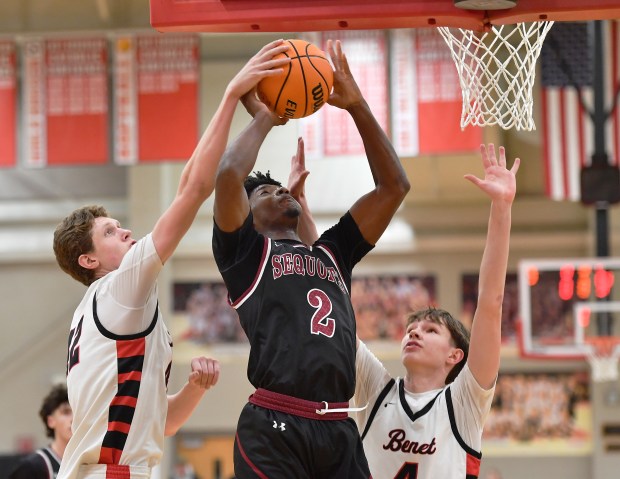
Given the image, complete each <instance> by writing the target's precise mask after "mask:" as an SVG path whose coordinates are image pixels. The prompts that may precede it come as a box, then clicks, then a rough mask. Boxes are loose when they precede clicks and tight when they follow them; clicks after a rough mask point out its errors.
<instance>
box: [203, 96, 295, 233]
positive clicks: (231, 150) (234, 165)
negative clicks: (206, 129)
mask: <svg viewBox="0 0 620 479" xmlns="http://www.w3.org/2000/svg"><path fill="white" fill-rule="evenodd" d="M242 102H243V105H244V106H245V108H246V110H247V111H248V113H250V115H251V116H252V121H251V122H250V124H249V125H248V126H247V127H245V129H244V130H243V131H242V132H241V133H240V134H239V136H238V137H237V138H236V139H235V140H234V141H233V142H232V143H231V144H230V145H229V146H228V148H227V149H226V152H225V153H224V156H223V158H222V161H221V163H220V166H219V169H218V171H217V176H216V178H215V204H214V208H213V215H214V218H215V223H216V224H217V225H218V227H219V228H220V229H221V230H222V231H225V232H231V231H235V230H236V229H237V228H239V227H240V226H241V225H242V224H243V221H244V220H245V219H246V218H247V216H248V214H249V212H250V204H249V201H248V197H247V194H246V192H245V189H244V187H243V182H244V180H245V178H246V177H247V176H248V175H249V174H250V173H251V172H252V168H254V165H255V164H256V159H257V158H258V151H259V150H260V147H261V145H262V144H263V142H264V141H265V138H266V137H267V134H268V133H269V132H270V131H271V128H273V127H274V126H276V125H283V124H285V123H286V121H287V120H286V119H283V118H279V117H278V116H277V115H276V114H275V113H273V112H271V111H270V110H269V109H268V108H267V106H266V105H265V104H264V103H263V102H262V101H260V100H259V99H258V97H257V95H256V91H255V90H252V91H250V92H249V93H247V94H245V95H244V96H243V98H242Z"/></svg>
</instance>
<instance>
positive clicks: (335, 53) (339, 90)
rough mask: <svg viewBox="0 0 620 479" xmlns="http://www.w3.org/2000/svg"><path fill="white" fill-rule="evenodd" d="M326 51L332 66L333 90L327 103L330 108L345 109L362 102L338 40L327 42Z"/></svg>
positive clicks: (360, 94) (360, 93) (361, 96)
mask: <svg viewBox="0 0 620 479" xmlns="http://www.w3.org/2000/svg"><path fill="white" fill-rule="evenodd" d="M327 51H328V52H329V56H330V58H331V60H332V64H333V66H334V88H333V91H332V93H331V95H330V96H329V98H328V100H327V103H329V104H330V105H332V106H335V107H338V108H342V109H345V110H346V109H347V108H350V107H352V106H355V105H357V104H359V103H361V102H362V101H364V96H363V95H362V92H361V90H360V89H359V86H358V85H357V82H356V81H355V78H353V74H352V73H351V69H350V68H349V62H348V61H347V57H346V55H345V54H344V52H343V51H342V44H341V43H340V40H336V42H333V41H332V40H328V41H327Z"/></svg>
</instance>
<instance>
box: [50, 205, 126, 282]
mask: <svg viewBox="0 0 620 479" xmlns="http://www.w3.org/2000/svg"><path fill="white" fill-rule="evenodd" d="M135 243H136V241H135V240H134V239H133V238H132V237H131V231H130V230H128V229H124V228H121V226H120V223H119V222H118V221H116V220H115V219H112V218H110V217H109V216H108V212H107V211H106V210H105V208H103V207H102V206H83V207H82V208H78V209H77V210H75V211H74V212H73V213H71V214H70V215H69V216H67V217H66V218H65V219H64V220H62V222H61V223H60V224H59V225H58V226H57V227H56V231H54V254H55V255H56V261H58V264H59V265H60V267H61V268H62V270H63V271H65V272H66V273H68V274H70V275H71V277H73V278H74V279H76V280H78V281H79V282H80V283H82V284H85V285H86V286H89V285H90V284H91V283H92V282H93V281H95V280H96V279H97V278H100V277H102V276H104V275H106V274H107V273H109V272H110V271H114V270H116V269H118V267H119V266H120V264H121V261H122V260H123V257H124V256H125V254H126V253H127V251H129V248H131V247H132V246H133V245H134V244H135Z"/></svg>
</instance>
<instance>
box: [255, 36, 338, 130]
mask: <svg viewBox="0 0 620 479" xmlns="http://www.w3.org/2000/svg"><path fill="white" fill-rule="evenodd" d="M285 42H287V43H288V44H289V45H290V48H289V49H288V50H287V51H286V52H284V53H281V54H280V55H286V56H288V57H290V58H291V62H290V63H289V64H288V65H285V66H284V67H283V72H282V74H281V75H276V76H271V77H267V78H264V79H263V80H261V81H260V82H259V84H258V87H257V90H258V97H259V98H260V99H261V101H263V102H264V103H265V104H266V105H267V106H268V107H269V109H270V110H271V111H274V112H275V113H276V114H277V115H278V116H280V117H283V118H291V119H294V118H303V117H306V116H309V115H312V114H313V113H316V112H317V111H318V110H319V109H320V108H321V107H322V106H323V105H324V104H325V102H326V101H327V98H328V97H329V93H330V92H331V89H332V85H333V83H334V71H333V69H332V66H331V64H330V63H329V60H328V59H327V57H326V56H325V53H324V52H323V51H322V50H321V49H320V48H318V47H317V46H316V45H314V44H312V43H309V42H306V41H304V40H298V39H293V40H285ZM280 55H278V56H276V57H275V58H278V57H279V56H280Z"/></svg>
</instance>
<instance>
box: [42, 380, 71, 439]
mask: <svg viewBox="0 0 620 479" xmlns="http://www.w3.org/2000/svg"><path fill="white" fill-rule="evenodd" d="M39 417H40V418H41V420H42V421H43V424H44V425H45V433H46V435H47V437H50V438H54V437H55V436H58V435H61V436H67V437H66V440H67V441H68V440H69V438H70V437H71V422H72V420H73V413H72V411H71V406H70V405H69V397H68V395H67V387H66V386H65V385H64V384H58V385H56V386H54V387H52V389H51V390H50V392H49V393H48V394H47V396H45V398H44V399H43V404H41V409H40V410H39Z"/></svg>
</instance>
